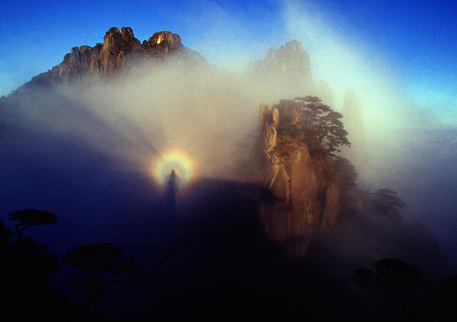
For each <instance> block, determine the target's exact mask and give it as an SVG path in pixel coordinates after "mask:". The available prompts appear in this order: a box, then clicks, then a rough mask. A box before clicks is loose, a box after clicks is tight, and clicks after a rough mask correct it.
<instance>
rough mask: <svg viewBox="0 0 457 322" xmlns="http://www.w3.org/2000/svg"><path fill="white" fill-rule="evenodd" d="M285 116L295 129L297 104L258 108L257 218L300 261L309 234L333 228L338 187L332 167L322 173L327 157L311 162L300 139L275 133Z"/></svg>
mask: <svg viewBox="0 0 457 322" xmlns="http://www.w3.org/2000/svg"><path fill="white" fill-rule="evenodd" d="M284 117H288V118H289V119H290V120H291V124H294V125H295V126H297V128H299V127H300V126H301V111H300V106H299V104H298V103H297V102H294V101H290V100H282V101H281V102H280V103H279V104H278V105H275V106H273V108H270V107H269V106H267V105H265V104H261V106H260V128H261V135H262V145H263V156H264V162H265V182H264V184H265V188H266V189H265V190H264V193H263V195H262V200H261V201H262V203H261V210H260V213H261V215H260V216H261V221H262V224H263V226H264V228H265V231H266V232H267V234H268V236H269V237H270V238H272V239H274V240H277V241H279V242H280V243H282V244H283V245H284V246H285V247H286V249H287V252H288V254H289V255H290V256H291V257H299V256H302V255H303V254H304V253H305V252H306V248H307V246H308V245H309V244H310V242H311V239H312V237H313V235H315V234H316V233H317V232H319V231H325V230H327V229H328V228H329V227H331V226H333V225H334V224H335V223H336V220H337V216H338V208H339V188H338V181H337V178H336V175H335V174H334V171H332V169H333V168H330V169H331V170H330V171H328V170H327V173H323V171H322V169H323V167H322V164H325V163H327V164H331V160H330V157H329V156H328V155H327V156H325V157H323V158H322V157H321V160H318V161H317V162H316V160H314V161H313V159H312V156H311V155H310V151H309V149H308V146H307V144H306V143H304V142H302V141H301V140H300V138H298V137H294V136H292V135H288V134H286V135H284V133H281V134H278V128H279V127H280V121H281V119H283V118H284ZM328 172H330V173H328Z"/></svg>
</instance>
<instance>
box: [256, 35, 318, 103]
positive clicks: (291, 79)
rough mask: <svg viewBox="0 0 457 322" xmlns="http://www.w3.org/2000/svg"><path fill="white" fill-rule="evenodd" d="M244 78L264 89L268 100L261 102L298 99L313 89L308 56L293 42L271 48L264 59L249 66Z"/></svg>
mask: <svg viewBox="0 0 457 322" xmlns="http://www.w3.org/2000/svg"><path fill="white" fill-rule="evenodd" d="M248 77H251V78H252V79H254V80H255V82H256V83H257V84H258V85H260V86H262V87H263V88H264V89H265V94H267V95H266V96H268V97H265V98H264V99H269V100H273V101H278V100H279V99H280V98H282V97H296V96H300V95H302V93H307V92H310V91H311V90H312V89H313V88H314V85H313V77H312V74H311V67H310V59H309V54H308V53H307V52H306V51H305V50H304V49H303V47H302V45H301V44H300V42H298V41H296V40H293V41H290V42H288V43H286V44H285V45H283V46H281V47H280V48H278V49H274V48H271V49H270V50H269V51H268V53H267V54H266V57H265V59H263V60H257V61H255V62H253V63H252V64H251V66H250V68H249V71H248Z"/></svg>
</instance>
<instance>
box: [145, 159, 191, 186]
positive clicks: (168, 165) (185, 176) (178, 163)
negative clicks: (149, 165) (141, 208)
mask: <svg viewBox="0 0 457 322" xmlns="http://www.w3.org/2000/svg"><path fill="white" fill-rule="evenodd" d="M172 170H175V173H176V175H177V180H176V184H177V185H178V187H180V188H182V187H185V186H186V185H187V184H188V183H189V182H190V181H191V179H192V176H193V164H192V161H191V159H190V158H189V157H188V156H187V155H185V154H184V153H182V152H171V153H166V154H165V155H164V156H163V157H162V158H161V159H160V160H159V161H158V162H157V164H156V165H155V167H154V178H155V180H156V181H157V182H158V183H159V184H160V185H161V186H165V185H166V183H167V181H168V180H169V176H170V173H171V171H172Z"/></svg>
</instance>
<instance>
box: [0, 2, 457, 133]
mask: <svg viewBox="0 0 457 322" xmlns="http://www.w3.org/2000/svg"><path fill="white" fill-rule="evenodd" d="M0 21H1V23H0V33H1V35H2V37H0V95H6V94H8V93H9V92H10V91H12V90H14V89H15V88H17V87H18V86H20V85H22V84H23V83H25V82H27V81H29V80H30V79H31V78H32V77H33V76H35V75H37V74H39V73H42V72H45V71H47V70H48V69H50V68H51V67H52V66H54V65H57V64H59V63H60V62H61V61H62V59H63V56H64V55H65V54H66V53H68V52H69V51H70V49H71V47H74V46H81V45H90V46H94V45H95V44H96V43H98V42H102V41H103V36H104V34H105V32H106V31H107V30H108V29H109V28H111V27H113V26H115V27H119V28H120V27H123V26H129V27H132V29H133V31H134V34H135V37H136V38H138V39H139V40H140V41H143V40H145V39H147V38H149V37H150V36H152V34H153V33H154V32H157V31H160V30H170V31H172V32H174V33H178V34H179V35H180V36H181V38H182V41H183V44H184V45H185V46H186V47H189V48H191V49H194V50H196V51H198V52H200V53H201V54H202V55H203V56H204V57H205V58H206V59H207V60H208V61H209V62H210V63H212V64H215V65H219V66H221V67H226V68H232V69H238V70H239V69H243V67H245V66H246V64H247V63H248V62H249V61H250V60H253V59H262V58H264V56H265V53H266V52H267V51H268V49H269V48H271V47H275V48H278V47H279V46H281V45H283V44H285V43H286V42H287V41H290V40H293V39H297V40H298V41H300V42H301V43H302V46H303V47H304V49H305V50H307V51H308V52H309V54H310V58H311V67H312V68H313V75H314V77H315V80H320V79H323V80H325V81H326V82H328V83H329V84H330V86H331V88H332V89H334V90H335V92H336V94H337V96H338V95H340V96H341V95H343V94H341V93H343V92H344V91H345V89H346V88H347V87H353V88H354V89H355V90H356V92H357V87H363V86H366V84H367V83H368V82H371V80H373V79H377V81H376V82H375V83H380V84H382V86H384V87H386V86H387V87H389V86H390V87H393V88H394V89H395V90H400V91H401V94H398V93H397V94H396V95H400V96H402V97H403V98H402V100H404V101H408V102H410V103H411V102H412V103H411V104H414V105H417V106H419V107H421V108H423V109H425V110H426V111H427V112H430V113H431V114H432V115H434V116H435V117H436V118H437V122H438V123H440V124H442V125H446V126H452V127H454V124H455V123H457V113H456V112H455V110H456V107H457V91H456V89H457V64H456V62H455V57H456V54H457V41H456V40H457V3H456V2H455V1H440V0H435V1H428V0H415V1H410V0H407V1H402V0H399V1H393V0H385V1H361V0H346V1H332V2H329V1H321V0H314V1H274V0H270V1H263V2H259V1H206V0H201V1H198V0H197V1H130V2H129V1H116V0H110V1H85V0H82V1H52V0H47V1H43V0H42V1H5V0H2V1H1V10H0ZM373 86H377V85H376V84H375V85H373ZM360 91H361V92H360V93H361V94H360V95H361V96H362V98H363V89H361V90H360ZM365 91H366V92H372V91H373V88H372V87H367V88H366V89H365ZM390 91H391V89H389V90H386V91H384V92H380V94H379V96H382V95H386V94H385V93H388V92H390Z"/></svg>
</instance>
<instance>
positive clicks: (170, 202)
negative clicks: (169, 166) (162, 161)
mask: <svg viewBox="0 0 457 322" xmlns="http://www.w3.org/2000/svg"><path fill="white" fill-rule="evenodd" d="M177 189H178V176H177V175H176V172H175V170H171V173H170V175H169V176H168V181H167V185H166V188H165V214H166V215H167V217H168V219H169V220H171V221H174V220H175V219H176V195H177Z"/></svg>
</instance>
